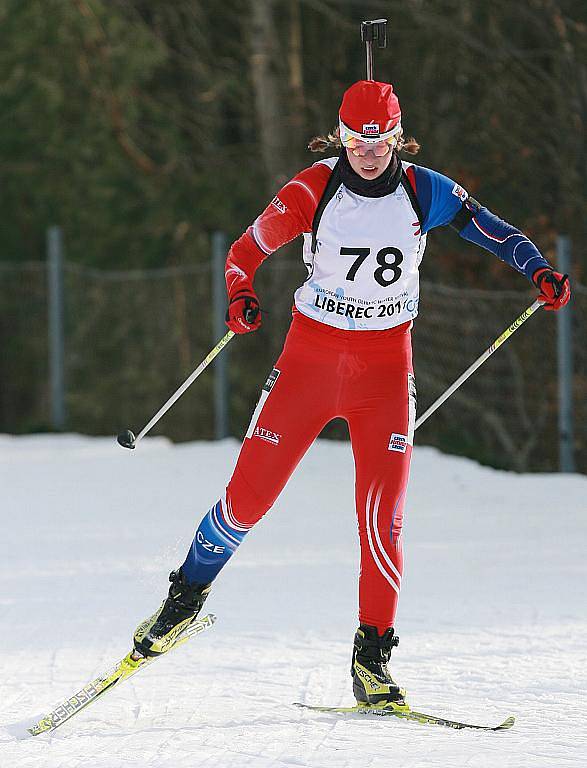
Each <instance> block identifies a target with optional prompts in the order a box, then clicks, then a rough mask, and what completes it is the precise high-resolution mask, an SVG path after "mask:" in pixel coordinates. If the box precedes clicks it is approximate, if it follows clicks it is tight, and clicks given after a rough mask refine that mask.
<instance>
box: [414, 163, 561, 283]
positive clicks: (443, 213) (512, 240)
mask: <svg viewBox="0 0 587 768" xmlns="http://www.w3.org/2000/svg"><path fill="white" fill-rule="evenodd" d="M410 171H411V172H412V173H410ZM412 174H413V175H412ZM410 175H412V178H413V180H414V182H415V189H416V196H417V198H418V202H419V204H420V208H421V211H422V219H423V220H422V232H423V233H426V232H429V231H430V230H431V229H434V227H442V226H445V225H446V224H450V223H451V222H452V220H453V219H454V218H455V216H456V215H457V214H458V213H459V212H461V211H462V210H463V209H464V210H465V212H466V213H467V212H468V215H467V217H466V218H465V221H466V223H465V224H464V225H463V227H462V228H461V229H460V230H459V235H460V237H462V238H463V239H464V240H468V241H469V242H470V243H475V244H476V245H480V246H481V247H482V248H485V249H486V250H487V251H490V252H491V253H493V254H494V255H495V256H497V257H498V258H499V259H501V260H502V261H504V262H505V263H506V264H509V265H510V267H513V268H514V269H515V270H517V271H518V272H520V273H521V274H523V275H525V276H526V277H527V278H528V280H532V275H533V274H534V272H536V270H537V269H540V268H542V267H548V268H550V264H549V263H548V262H547V261H546V259H545V258H544V257H543V256H542V254H541V253H540V251H539V250H538V248H537V247H536V246H535V245H534V243H533V242H532V241H531V240H530V239H529V238H527V237H526V236H525V235H524V234H522V232H520V230H519V229H516V228H515V227H513V226H512V225H511V224H508V223H507V222H505V221H502V219H500V218H498V217H497V216H495V215H494V214H493V213H491V211H489V210H487V208H484V207H483V206H480V205H479V204H478V203H476V202H475V201H473V200H472V199H471V198H469V195H468V193H467V192H466V190H464V189H463V188H462V187H461V186H460V185H459V184H457V183H456V182H455V181H453V180H452V179H449V178H448V176H443V175H442V174H441V173H437V172H436V171H431V170H430V169H429V168H423V167H421V166H418V165H413V166H411V167H410V168H409V169H408V176H410Z"/></svg>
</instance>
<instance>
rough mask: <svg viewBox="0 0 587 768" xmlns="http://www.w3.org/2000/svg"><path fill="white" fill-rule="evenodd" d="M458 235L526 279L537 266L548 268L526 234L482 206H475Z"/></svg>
mask: <svg viewBox="0 0 587 768" xmlns="http://www.w3.org/2000/svg"><path fill="white" fill-rule="evenodd" d="M459 235H460V236H461V237H462V238H463V240H468V241H469V242H470V243H475V244H476V245H480V246H481V247H482V248H485V249H486V250H487V251H491V253H493V254H495V255H496V256H497V258H498V259H501V260H502V261H505V263H506V264H509V265H510V267H513V268H514V269H516V270H517V271H518V272H520V273H521V274H523V275H526V277H527V278H528V280H530V281H532V275H533V274H534V272H536V270H537V269H541V268H542V267H548V268H551V267H550V264H549V263H548V262H547V261H546V259H545V258H544V256H543V255H542V254H541V253H540V251H539V250H538V248H537V247H536V246H535V245H534V243H533V242H532V241H531V240H530V239H529V238H527V237H526V235H524V234H522V232H520V230H519V229H516V228H515V227H512V225H511V224H508V223H507V222H506V221H503V220H502V219H500V218H499V217H498V216H496V215H495V214H493V213H491V211H488V210H487V208H483V207H482V206H479V207H477V208H476V211H475V215H474V216H473V217H472V218H471V220H470V221H469V223H468V224H466V225H465V226H464V227H463V229H461V231H460V232H459Z"/></svg>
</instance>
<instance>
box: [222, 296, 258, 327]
mask: <svg viewBox="0 0 587 768" xmlns="http://www.w3.org/2000/svg"><path fill="white" fill-rule="evenodd" d="M226 325H227V326H228V327H229V328H230V330H231V331H234V333H250V332H251V331H256V330H257V328H259V326H260V325H261V309H260V307H259V300H258V299H257V296H256V295H255V292H254V291H253V290H250V291H248V292H240V293H237V294H236V296H234V297H233V298H231V300H230V303H229V305H228V309H227V310H226Z"/></svg>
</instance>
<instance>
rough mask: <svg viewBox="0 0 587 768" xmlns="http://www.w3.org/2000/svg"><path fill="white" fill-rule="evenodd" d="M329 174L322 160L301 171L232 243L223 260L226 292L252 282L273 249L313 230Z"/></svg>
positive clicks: (330, 171) (232, 291)
mask: <svg viewBox="0 0 587 768" xmlns="http://www.w3.org/2000/svg"><path fill="white" fill-rule="evenodd" d="M331 173H332V170H331V168H329V167H328V166H327V165H325V164H324V163H315V164H314V165H312V166H310V167H309V168H305V169H304V170H303V171H300V173H298V174H297V175H296V176H294V177H293V179H291V180H290V181H288V182H287V184H285V185H284V186H283V187H282V188H281V189H280V190H279V192H278V193H277V194H276V195H275V197H274V198H273V200H272V201H271V202H270V203H269V205H268V206H267V208H265V210H264V211H263V213H261V214H260V216H258V217H257V218H256V219H255V221H254V222H253V223H252V225H251V226H250V227H249V228H248V229H247V231H246V232H245V234H244V235H242V236H241V237H240V238H239V239H238V240H237V241H236V242H235V243H234V244H233V245H232V247H231V249H230V251H229V253H228V259H227V260H226V285H227V288H228V293H229V295H231V294H232V293H234V292H235V291H236V290H237V289H238V290H240V288H241V287H242V286H243V285H244V284H245V283H247V282H248V284H252V280H253V276H254V274H255V272H256V271H257V269H258V267H259V266H260V264H261V263H262V262H263V261H264V259H266V258H267V256H269V255H270V254H271V253H273V251H276V250H277V249H278V248H280V247H281V246H282V245H285V243H289V242H290V240H293V239H294V238H295V237H297V236H298V235H300V234H301V233H302V232H310V231H311V230H312V220H313V218H314V213H315V211H316V208H317V206H318V203H319V201H320V198H321V197H322V193H323V192H324V188H325V187H326V184H327V182H328V179H329V178H330V174H331Z"/></svg>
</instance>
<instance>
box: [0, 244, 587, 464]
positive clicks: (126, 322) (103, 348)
mask: <svg viewBox="0 0 587 768" xmlns="http://www.w3.org/2000/svg"><path fill="white" fill-rule="evenodd" d="M304 275H305V271H304V269H303V266H302V265H301V264H300V263H299V260H298V259H296V260H295V261H294V260H293V259H291V260H290V259H288V258H287V257H283V256H282V255H280V256H279V257H277V258H274V259H272V260H269V261H268V262H267V263H266V264H265V265H264V267H263V269H262V270H260V272H259V277H258V281H257V284H258V288H259V294H260V296H261V297H262V301H263V304H264V305H265V306H267V308H268V309H269V310H270V313H269V314H268V315H266V316H265V320H264V325H263V328H262V329H261V331H260V332H258V333H256V334H249V335H247V336H243V337H240V338H238V339H236V340H235V341H233V342H232V344H231V345H229V347H228V348H227V349H226V350H225V352H223V353H222V354H223V355H226V359H225V363H226V364H227V369H228V376H229V382H228V392H229V403H228V413H229V416H230V432H231V434H233V435H235V436H237V437H240V436H242V435H243V433H244V431H245V429H246V425H247V422H248V419H249V417H250V413H251V410H252V408H253V407H254V404H255V401H256V398H257V396H258V391H259V389H260V387H261V385H262V384H263V382H264V381H265V378H266V374H267V372H268V371H269V370H270V369H271V367H272V365H273V362H274V360H275V358H276V356H277V354H278V353H279V350H280V348H281V345H282V342H283V338H284V336H285V333H286V332H287V327H288V324H289V321H290V312H289V308H290V306H291V301H292V293H293V290H294V288H295V286H296V285H298V284H299V282H300V281H301V280H302V279H303V278H304ZM573 288H574V294H573V296H574V298H573V328H574V339H575V345H574V350H575V361H574V377H573V384H574V404H575V433H574V448H575V461H576V466H577V469H578V470H579V471H582V472H587V426H586V425H587V349H586V347H585V343H584V340H585V338H586V331H587V329H586V328H585V322H586V321H585V318H586V317H587V311H586V310H587V288H585V287H583V286H579V285H577V284H575V285H574V286H573ZM48 289H49V281H48V277H47V268H46V263H45V262H42V261H39V262H29V263H18V264H17V263H0V348H1V350H2V354H1V357H0V432H13V433H21V432H33V431H42V430H47V429H50V428H51V418H52V412H51V398H50V391H51V387H50V383H49V381H50V377H49V367H48V354H49V351H48V310H47V296H48ZM63 292H64V297H65V315H64V335H65V345H64V388H65V414H64V416H65V424H64V426H65V428H66V429H67V430H69V431H79V432H84V433H90V434H112V435H114V434H116V433H117V432H118V431H119V430H120V429H121V428H122V427H131V428H133V429H140V428H141V427H142V426H143V425H144V424H145V422H146V421H148V419H149V418H150V416H151V415H152V414H153V413H154V412H155V411H156V410H158V408H159V407H160V405H161V404H162V403H163V402H164V401H165V400H166V399H167V397H168V396H169V395H170V394H171V393H172V392H173V391H174V390H175V389H176V388H177V386H178V385H179V383H180V382H181V381H182V380H183V379H184V378H185V377H186V376H187V375H188V374H189V373H190V372H191V371H192V370H193V368H194V367H195V366H196V364H197V363H198V362H199V361H200V360H201V359H202V358H203V357H204V356H205V355H206V354H207V352H208V351H209V349H210V348H211V346H212V345H213V344H214V343H215V342H216V340H217V339H216V335H217V333H218V328H217V327H216V330H215V329H214V324H213V312H212V294H213V270H212V266H211V262H210V263H203V264H199V265H195V266H191V267H177V268H170V269H158V270H140V271H116V272H113V271H103V270H96V269H89V268H87V267H82V266H79V265H76V264H73V263H67V262H66V263H65V264H64V266H63ZM532 299H533V293H532V291H531V290H521V291H502V292H495V291H479V290H463V289H461V288H459V289H457V288H451V287H448V286H443V285H438V284H435V283H429V282H426V281H423V282H422V286H421V310H420V316H419V318H418V319H417V321H416V323H415V330H414V356H415V372H416V382H417V385H418V397H419V408H418V410H419V412H420V413H421V412H423V410H424V409H425V408H426V407H427V406H428V405H429V404H430V403H431V402H432V401H433V400H434V399H435V398H436V397H437V396H438V395H440V394H441V393H442V392H443V391H444V389H446V387H448V386H449V385H450V384H451V383H452V381H453V380H454V379H456V378H457V376H458V375H459V374H460V373H462V371H463V370H464V369H465V368H467V366H468V365H469V364H470V363H471V362H472V361H473V360H474V359H475V358H476V357H477V356H478V355H479V354H480V353H481V352H482V351H483V350H484V349H486V348H487V346H489V344H490V343H491V342H492V341H493V340H494V339H495V338H496V337H497V336H498V335H499V334H500V333H501V332H502V331H503V330H504V328H506V327H507V326H508V325H509V324H510V323H511V322H512V321H513V320H514V319H515V318H516V317H517V316H518V315H519V314H520V312H521V311H522V310H523V309H524V308H525V307H527V306H528V305H529V304H530V303H531V301H532ZM556 325H557V323H556V316H555V313H552V312H550V313H546V312H544V311H541V312H539V313H537V314H536V315H535V316H534V317H532V318H531V319H530V320H529V321H528V322H527V323H526V324H525V325H524V326H523V327H522V328H521V329H520V330H519V331H518V332H517V333H516V335H515V336H514V337H513V338H512V340H511V341H509V342H508V343H507V344H506V345H504V347H502V348H500V350H499V351H498V352H497V353H496V354H495V355H494V356H493V357H492V358H491V359H490V360H489V361H488V362H487V363H486V364H485V365H484V366H483V367H482V368H481V370H480V371H478V372H477V373H476V374H475V375H474V376H473V377H472V378H471V379H470V380H469V381H468V382H467V383H466V384H465V385H464V386H463V387H462V388H461V389H460V390H459V391H458V392H457V393H456V394H455V395H453V397H452V398H451V399H450V400H449V401H448V402H447V403H446V404H445V405H443V406H442V408H441V409H440V410H439V411H438V412H437V413H435V414H434V416H433V417H431V418H430V419H429V420H428V421H427V422H426V423H425V425H424V426H423V427H422V429H421V430H419V432H418V443H420V444H428V445H436V446H438V447H440V448H441V449H443V450H446V451H449V452H453V453H461V454H465V455H469V456H471V457H473V458H477V459H479V460H480V461H483V462H486V463H490V464H492V465H494V466H500V467H508V468H512V469H516V470H519V471H522V470H556V469H557V468H558V425H557V413H558V400H557V349H556V336H557V334H556ZM214 404H215V400H214V372H208V373H207V374H205V375H203V376H201V377H200V378H199V379H198V381H197V382H196V383H195V384H194V385H193V387H192V388H191V389H190V390H189V392H188V393H187V394H186V395H184V397H183V398H182V399H181V400H180V401H178V403H177V404H176V405H175V406H174V407H173V409H172V410H171V411H170V412H169V413H168V414H167V415H166V416H165V417H164V419H163V420H162V421H161V422H160V423H159V424H158V425H157V427H156V428H155V429H154V433H155V434H166V435H168V436H169V437H171V438H172V439H174V440H194V439H212V438H213V437H214V436H215V419H214ZM325 434H326V436H327V437H344V436H345V435H346V426H345V425H342V424H337V423H335V424H333V425H331V426H330V427H328V428H327V430H326V433H325Z"/></svg>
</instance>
